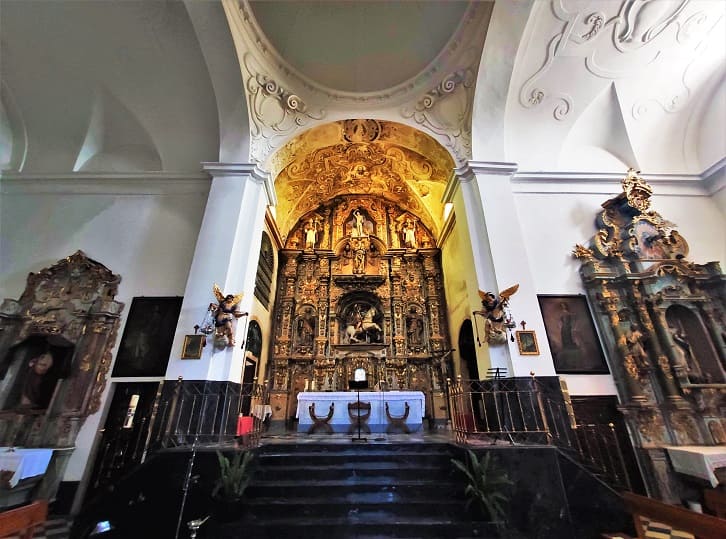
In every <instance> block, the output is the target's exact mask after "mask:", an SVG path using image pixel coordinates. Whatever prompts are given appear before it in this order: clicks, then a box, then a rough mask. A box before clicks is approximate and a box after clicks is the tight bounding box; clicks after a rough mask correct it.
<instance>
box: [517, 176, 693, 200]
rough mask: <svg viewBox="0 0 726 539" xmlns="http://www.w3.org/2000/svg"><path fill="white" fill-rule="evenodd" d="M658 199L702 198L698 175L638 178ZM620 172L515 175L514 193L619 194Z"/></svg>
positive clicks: (620, 188) (621, 177)
mask: <svg viewBox="0 0 726 539" xmlns="http://www.w3.org/2000/svg"><path fill="white" fill-rule="evenodd" d="M640 176H641V177H642V178H643V179H644V180H646V181H647V182H648V183H649V184H651V185H652V186H653V187H654V188H655V191H656V194H657V195H678V196H704V195H706V194H707V193H706V190H705V186H704V183H703V181H702V180H701V176H700V175H698V174H640ZM624 177H625V174H624V173H622V172H544V171H537V172H526V171H523V172H518V173H516V174H515V175H514V176H513V178H512V190H513V191H514V192H515V193H530V194H536V193H543V194H544V193H550V194H554V193H560V194H604V195H611V194H613V193H619V192H620V191H622V185H621V182H622V180H623V178H624Z"/></svg>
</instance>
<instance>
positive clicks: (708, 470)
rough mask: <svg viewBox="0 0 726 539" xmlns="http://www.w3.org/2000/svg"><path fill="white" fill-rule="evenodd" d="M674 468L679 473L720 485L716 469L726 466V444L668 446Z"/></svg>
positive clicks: (715, 485) (714, 485) (712, 484)
mask: <svg viewBox="0 0 726 539" xmlns="http://www.w3.org/2000/svg"><path fill="white" fill-rule="evenodd" d="M666 450H667V451H668V456H669V457H670V459H671V464H672V465H673V469H674V470H675V471H677V472H678V473H682V474H686V475H690V476H693V477H698V478H700V479H705V480H706V481H708V482H709V483H711V486H712V487H714V488H716V487H717V486H718V479H717V478H716V474H715V473H714V470H715V469H716V468H723V467H726V446H723V445H679V446H668V447H666Z"/></svg>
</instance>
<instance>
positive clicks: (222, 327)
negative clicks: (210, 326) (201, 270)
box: [213, 284, 246, 346]
mask: <svg viewBox="0 0 726 539" xmlns="http://www.w3.org/2000/svg"><path fill="white" fill-rule="evenodd" d="M213 290H214V296H215V297H216V298H217V301H219V305H216V306H214V327H215V328H216V334H217V337H218V338H219V339H220V340H223V339H226V341H227V342H226V344H227V346H234V344H235V343H234V328H233V323H234V321H235V320H236V319H237V318H240V317H241V316H244V315H245V314H246V313H243V312H240V310H239V308H238V304H239V302H240V301H242V296H244V293H240V294H237V295H233V294H227V295H226V296H225V295H224V294H223V293H222V290H221V289H220V288H219V286H217V285H216V284H215V285H214V288H213Z"/></svg>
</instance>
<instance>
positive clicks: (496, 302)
mask: <svg viewBox="0 0 726 539" xmlns="http://www.w3.org/2000/svg"><path fill="white" fill-rule="evenodd" d="M517 290H519V284H515V285H514V286H510V287H509V288H507V289H505V290H502V291H501V292H499V297H497V296H496V295H495V294H493V293H492V292H484V291H483V290H479V297H480V298H481V305H482V309H481V310H480V311H474V312H473V315H474V327H475V328H476V342H477V344H478V345H479V346H481V340H480V339H479V325H478V324H477V321H476V317H477V316H481V317H482V318H483V319H484V342H485V343H487V344H489V346H492V345H500V344H506V342H507V333H509V337H510V339H511V340H512V342H514V335H513V334H512V329H514V328H515V327H517V323H516V322H515V321H514V317H513V316H512V313H511V312H510V311H509V298H510V297H512V296H513V295H514V294H515V292H517Z"/></svg>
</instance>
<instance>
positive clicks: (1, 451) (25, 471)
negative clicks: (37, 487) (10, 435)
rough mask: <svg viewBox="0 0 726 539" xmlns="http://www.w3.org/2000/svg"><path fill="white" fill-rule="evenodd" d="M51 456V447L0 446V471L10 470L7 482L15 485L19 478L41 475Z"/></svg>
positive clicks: (12, 485)
mask: <svg viewBox="0 0 726 539" xmlns="http://www.w3.org/2000/svg"><path fill="white" fill-rule="evenodd" d="M52 456H53V450H52V449H26V448H20V447H17V448H15V447H2V448H0V471H3V472H12V475H10V478H9V479H8V483H9V484H10V486H11V487H14V486H16V485H17V484H18V483H19V482H20V480H21V479H27V478H28V477H35V476H36V475H43V474H44V473H45V471H46V469H47V468H48V464H49V463H50V459H51V457H52Z"/></svg>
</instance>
